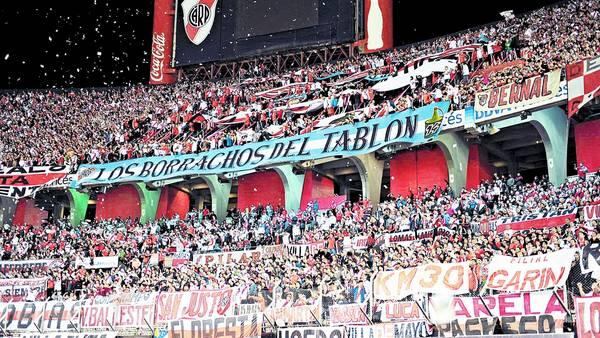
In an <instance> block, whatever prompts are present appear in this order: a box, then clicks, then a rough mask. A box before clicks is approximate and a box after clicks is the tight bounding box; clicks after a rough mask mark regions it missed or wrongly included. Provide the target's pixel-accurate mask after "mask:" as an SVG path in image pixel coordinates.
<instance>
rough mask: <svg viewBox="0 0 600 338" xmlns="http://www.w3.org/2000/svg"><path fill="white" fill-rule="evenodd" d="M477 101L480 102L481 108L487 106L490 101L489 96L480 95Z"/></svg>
mask: <svg viewBox="0 0 600 338" xmlns="http://www.w3.org/2000/svg"><path fill="white" fill-rule="evenodd" d="M477 100H479V105H480V106H485V105H486V104H487V101H488V94H479V95H477Z"/></svg>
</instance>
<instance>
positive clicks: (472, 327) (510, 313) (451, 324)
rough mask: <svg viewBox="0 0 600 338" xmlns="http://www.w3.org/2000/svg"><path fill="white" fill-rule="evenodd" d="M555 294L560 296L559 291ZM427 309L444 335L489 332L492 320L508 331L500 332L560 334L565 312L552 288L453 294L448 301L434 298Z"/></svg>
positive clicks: (492, 327)
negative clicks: (490, 293)
mask: <svg viewBox="0 0 600 338" xmlns="http://www.w3.org/2000/svg"><path fill="white" fill-rule="evenodd" d="M557 295H558V296H559V297H563V292H562V291H558V292H557ZM429 309H430V318H431V320H432V321H433V322H434V323H436V324H437V330H438V334H439V335H440V336H444V337H456V336H463V335H492V334H493V333H494V328H495V323H496V321H500V324H501V327H502V328H503V329H504V330H505V331H508V332H504V333H518V334H527V333H560V332H562V327H563V323H564V320H565V315H566V312H565V310H564V309H563V307H562V306H561V305H560V301H559V299H558V298H557V296H556V295H555V294H554V293H553V292H552V291H541V292H533V293H528V292H526V293H506V294H499V295H492V296H486V297H483V298H479V297H455V298H453V299H452V300H451V302H445V300H443V301H439V300H436V298H435V297H434V298H432V299H431V300H430V307H429ZM488 309H489V311H488Z"/></svg>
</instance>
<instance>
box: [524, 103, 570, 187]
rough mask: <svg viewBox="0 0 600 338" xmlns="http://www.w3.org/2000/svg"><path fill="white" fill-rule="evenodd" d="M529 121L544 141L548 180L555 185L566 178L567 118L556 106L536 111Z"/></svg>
mask: <svg viewBox="0 0 600 338" xmlns="http://www.w3.org/2000/svg"><path fill="white" fill-rule="evenodd" d="M530 123H531V124H532V125H533V126H534V127H535V129H536V130H537V131H538V133H540V136H541V138H542V142H543V143H544V150H545V151H546V163H547V165H548V178H549V179H550V182H551V183H552V184H554V185H555V186H557V185H560V184H562V183H563V182H564V181H565V179H567V148H568V144H569V119H568V118H567V115H566V114H565V111H564V110H562V109H561V108H560V107H558V106H554V107H551V108H547V109H544V110H539V111H536V112H534V113H533V114H532V120H531V121H530Z"/></svg>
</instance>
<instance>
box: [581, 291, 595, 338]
mask: <svg viewBox="0 0 600 338" xmlns="http://www.w3.org/2000/svg"><path fill="white" fill-rule="evenodd" d="M575 311H576V314H577V323H576V324H577V337H578V338H595V337H598V336H600V297H598V296H596V297H579V298H575Z"/></svg>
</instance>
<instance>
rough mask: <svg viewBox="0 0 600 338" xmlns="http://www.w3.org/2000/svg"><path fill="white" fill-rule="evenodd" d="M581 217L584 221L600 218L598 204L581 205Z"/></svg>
mask: <svg viewBox="0 0 600 338" xmlns="http://www.w3.org/2000/svg"><path fill="white" fill-rule="evenodd" d="M583 218H584V219H585V220H586V221H593V220H595V219H600V204H593V205H586V206H585V207H583Z"/></svg>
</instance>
